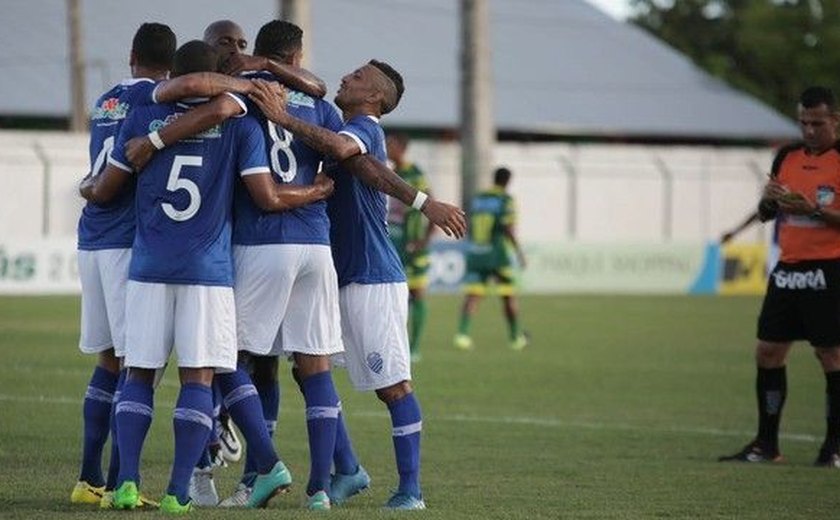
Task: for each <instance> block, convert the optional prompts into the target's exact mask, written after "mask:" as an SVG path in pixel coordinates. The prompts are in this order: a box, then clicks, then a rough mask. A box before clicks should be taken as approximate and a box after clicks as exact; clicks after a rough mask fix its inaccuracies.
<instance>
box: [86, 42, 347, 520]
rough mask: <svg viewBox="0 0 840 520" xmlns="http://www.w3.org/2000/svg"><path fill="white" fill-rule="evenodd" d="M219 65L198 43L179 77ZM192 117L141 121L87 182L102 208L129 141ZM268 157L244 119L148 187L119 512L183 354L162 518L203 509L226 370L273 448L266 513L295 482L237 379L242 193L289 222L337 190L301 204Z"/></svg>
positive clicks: (157, 173)
mask: <svg viewBox="0 0 840 520" xmlns="http://www.w3.org/2000/svg"><path fill="white" fill-rule="evenodd" d="M217 60H218V56H217V54H216V53H215V51H213V49H212V47H210V46H208V45H207V44H205V43H203V42H200V41H193V42H189V43H188V44H186V45H184V46H183V47H181V48H180V49H179V50H178V52H177V53H176V55H175V69H174V71H173V72H175V73H176V74H179V73H186V72H193V71H198V70H213V69H214V68H215V67H216V64H217ZM242 107H243V109H244V104H243V105H242ZM188 109H189V107H188V106H187V105H185V104H182V103H181V104H168V105H154V106H148V107H141V108H138V109H137V110H135V111H134V112H133V113H132V114H131V115H130V116H129V119H128V121H127V122H126V124H125V126H124V127H123V129H122V130H121V132H120V134H119V138H118V140H117V144H116V146H115V148H114V151H113V153H112V156H111V158H110V159H109V165H108V167H107V168H106V169H105V171H104V172H103V173H102V175H100V176H98V177H96V178H92V179H88V180H87V181H86V182H85V183H83V185H82V186H81V188H80V191H81V192H82V194H83V195H84V196H85V197H86V198H88V200H92V201H94V202H97V203H104V202H107V201H109V200H111V199H112V198H113V197H115V196H116V195H118V194H119V193H120V192H121V190H122V189H123V187H124V186H125V185H126V184H128V182H129V179H130V178H131V177H132V175H131V167H129V166H127V165H128V159H127V158H126V157H125V153H124V151H125V148H124V146H123V145H124V144H125V142H126V141H127V140H128V139H130V138H132V137H135V136H138V135H146V133H147V132H149V134H150V135H149V137H150V139H151V140H152V142H159V141H161V138H160V137H159V135H158V133H157V130H158V129H159V128H161V127H162V126H165V125H166V124H167V123H169V122H172V121H174V120H177V119H178V118H179V117H181V116H182V115H183V114H184V113H185V111H186V110H188ZM150 131H151V132H150ZM160 144H163V143H160ZM266 158H267V155H266V151H265V145H264V143H263V140H262V136H261V133H260V129H259V126H258V123H257V122H256V121H255V120H254V119H253V118H250V117H243V118H240V119H235V120H231V121H227V122H225V123H224V124H222V125H219V126H216V127H213V128H211V129H209V130H207V131H205V132H203V133H201V134H198V135H196V136H194V137H193V138H191V139H188V140H184V141H181V142H178V143H176V144H175V145H173V146H171V147H167V148H166V149H164V150H163V151H161V152H160V153H158V154H157V155H156V156H155V157H154V158H153V159H152V160H151V161H150V162H149V163H148V165H146V167H145V168H144V169H143V171H142V174H141V175H138V176H137V181H136V182H137V194H136V208H137V232H136V236H135V239H134V243H133V247H132V259H131V264H130V268H129V283H128V288H127V302H126V315H127V316H129V317H136V316H142V317H143V320H142V321H141V320H136V319H135V320H129V321H128V323H127V327H126V359H125V365H126V366H127V367H129V369H130V372H129V376H128V379H127V382H126V385H125V389H124V391H123V395H122V399H121V401H120V402H119V404H118V405H117V414H116V415H117V423H118V435H119V441H120V449H121V465H120V472H119V478H118V483H119V487H118V489H117V491H116V492H115V494H114V506H115V507H117V508H128V509H131V508H133V507H134V505H135V503H136V497H137V495H138V491H137V485H136V483H137V482H138V480H139V460H140V450H141V448H142V444H143V440H144V438H145V436H146V433H147V432H148V428H149V425H150V424H151V418H152V408H153V387H152V380H153V377H154V372H155V370H156V369H159V368H161V367H163V366H164V364H165V362H166V359H167V357H168V356H169V353H170V351H171V349H172V347H173V346H175V348H176V352H177V354H178V363H179V373H180V377H181V383H182V386H181V393H180V395H179V397H178V402H177V404H176V409H175V417H174V421H173V422H174V429H175V460H174V463H173V469H172V475H171V478H170V483H169V486H168V488H167V494H166V496H165V497H164V498H163V500H162V501H161V504H160V507H161V509H162V510H164V511H165V512H171V513H178V512H186V511H189V510H190V509H191V507H192V504H191V502H190V499H189V497H188V489H187V488H188V482H189V478H190V475H191V474H192V470H193V467H194V466H195V464H196V462H197V461H198V458H199V457H200V455H201V453H202V452H203V451H204V449H205V446H206V441H207V438H208V435H209V428H210V427H211V425H212V420H211V418H210V415H211V414H212V395H211V390H210V384H211V382H212V380H213V373H214V370H218V371H225V373H220V374H219V375H218V376H217V377H218V378H219V380H220V385H221V386H222V389H223V391H224V392H225V401H226V404H227V406H228V409H229V410H230V413H231V415H232V417H233V418H234V420H235V421H237V424H238V425H239V426H240V429H242V431H243V434H245V435H246V438H248V433H247V432H248V431H251V432H256V434H257V436H260V437H261V438H257V437H253V438H249V439H248V440H249V442H252V443H253V444H254V445H255V446H258V447H260V448H262V449H263V450H264V452H263V453H261V454H260V457H259V461H260V462H261V464H262V466H261V467H260V468H259V473H260V475H259V477H258V478H257V482H256V483H255V490H254V495H257V496H258V499H259V500H261V504H264V503H265V501H267V500H268V499H269V498H270V496H271V495H272V494H273V493H275V492H276V491H277V490H279V489H281V488H283V487H286V486H288V485H289V484H290V483H291V475H290V474H289V472H288V470H287V469H286V468H285V466H284V465H283V463H282V462H281V461H280V460H279V458H278V457H277V455H276V453H275V452H274V449H273V446H272V445H271V441H270V438H269V437H268V434H267V432H266V431H265V425H264V422H263V419H262V414H261V411H260V407H259V401H258V399H257V398H256V390H254V388H253V385H250V381H249V380H246V381H243V380H242V379H241V378H240V374H241V371H237V370H235V368H236V367H235V365H236V350H235V345H236V330H235V311H234V308H233V290H232V285H233V265H232V255H231V249H230V240H231V233H230V231H231V214H232V198H233V186H234V181H235V179H236V176H237V173H238V175H240V176H245V177H247V178H246V179H245V184H246V185H247V187H248V189H249V191H250V192H251V194H252V196H253V197H254V198H255V200H256V201H257V202H258V204H260V205H261V207H263V208H264V209H271V210H277V211H282V210H286V209H290V208H292V207H295V206H297V205H303V204H308V203H311V202H313V201H315V200H319V199H322V198H324V197H326V196H328V195H329V193H330V192H331V185H330V183H329V182H323V181H316V183H315V185H313V186H310V187H306V189H299V190H297V191H296V192H294V193H290V191H289V190H287V189H285V187H282V186H280V185H278V184H277V183H275V182H274V181H273V180H272V179H271V177H270V172H269V169H268V165H267V160H266ZM245 378H246V379H247V374H246V375H245Z"/></svg>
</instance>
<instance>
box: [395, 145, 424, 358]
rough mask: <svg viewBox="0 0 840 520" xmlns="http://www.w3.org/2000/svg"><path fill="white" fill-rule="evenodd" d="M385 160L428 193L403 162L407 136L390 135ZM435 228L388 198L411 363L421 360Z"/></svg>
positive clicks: (411, 167)
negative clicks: (404, 297)
mask: <svg viewBox="0 0 840 520" xmlns="http://www.w3.org/2000/svg"><path fill="white" fill-rule="evenodd" d="M386 142H387V147H388V159H389V160H390V162H392V163H393V168H394V171H396V172H397V174H398V175H399V176H400V177H401V178H402V179H403V180H404V181H406V182H407V183H409V184H410V185H411V186H412V187H414V188H416V189H418V190H420V191H423V192H426V193H428V192H429V185H428V182H427V181H426V176H425V175H424V174H423V171H422V170H421V169H420V168H418V167H417V165H416V164H414V163H412V162H409V161H408V159H407V158H406V149H407V148H408V136H407V135H405V134H401V133H389V134H388V137H387V141H386ZM433 231H434V225H433V224H432V223H431V222H429V220H428V219H427V218H426V217H424V216H423V213H421V212H420V211H419V210H416V209H414V208H412V207H410V206H406V205H405V204H403V203H402V202H400V201H399V200H397V199H394V198H391V199H390V201H389V205H388V233H389V234H390V236H391V241H392V242H393V243H394V247H396V249H397V252H398V253H399V255H400V260H402V264H403V269H405V277H406V279H407V280H408V298H409V300H408V322H409V337H408V343H409V347H410V349H411V360H412V361H419V360H420V338H421V337H422V336H423V329H424V328H425V327H426V314H427V313H428V310H427V306H426V286H427V285H428V284H429V278H428V275H427V273H428V271H429V239H430V238H431V236H432V232H433Z"/></svg>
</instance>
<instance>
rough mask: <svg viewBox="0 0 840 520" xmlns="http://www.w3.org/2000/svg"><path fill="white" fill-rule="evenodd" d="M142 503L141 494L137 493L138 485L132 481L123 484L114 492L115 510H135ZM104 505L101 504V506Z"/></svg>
mask: <svg viewBox="0 0 840 520" xmlns="http://www.w3.org/2000/svg"><path fill="white" fill-rule="evenodd" d="M139 501H140V492H139V491H137V484H135V483H134V482H132V481H130V480H126V481H125V482H123V483H122V484H121V485H120V487H118V488H117V489H116V491H114V501H113V508H114V509H134V508H135V507H137V503H138V502H139ZM101 505H102V504H101V503H100V506H101Z"/></svg>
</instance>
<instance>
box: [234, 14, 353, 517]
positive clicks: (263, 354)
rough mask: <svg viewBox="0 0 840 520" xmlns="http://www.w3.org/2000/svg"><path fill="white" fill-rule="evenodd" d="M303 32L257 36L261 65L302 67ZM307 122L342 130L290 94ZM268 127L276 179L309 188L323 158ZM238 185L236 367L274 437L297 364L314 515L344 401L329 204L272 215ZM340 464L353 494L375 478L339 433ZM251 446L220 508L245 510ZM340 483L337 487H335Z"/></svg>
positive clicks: (269, 27) (326, 501)
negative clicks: (282, 376)
mask: <svg viewBox="0 0 840 520" xmlns="http://www.w3.org/2000/svg"><path fill="white" fill-rule="evenodd" d="M302 40H303V32H302V31H301V29H300V28H299V27H298V26H296V25H294V24H292V23H289V22H286V21H281V20H275V21H272V22H269V23H267V24H265V25H263V27H262V28H261V29H260V31H259V33H258V35H257V39H256V42H255V46H254V52H255V55H256V56H255V57H254V59H252V60H251V62H252V63H254V64H255V65H257V66H267V65H268V63H269V62H273V63H276V64H278V65H287V66H292V67H298V66H299V65H300V61H301V57H302V51H303V41H302ZM250 77H259V78H263V79H265V80H268V81H272V82H281V83H283V80H282V78H279V77H278V76H276V75H275V74H273V73H271V72H269V71H265V70H263V71H261V72H257V73H254V74H251V75H250ZM286 109H287V110H288V111H289V112H290V113H292V114H294V115H295V116H296V117H299V118H301V119H303V120H305V121H307V122H308V123H310V124H313V125H316V126H319V127H324V128H328V129H331V130H333V131H337V130H338V129H340V128H341V126H342V121H341V116H340V115H339V114H338V111H337V110H336V109H335V108H334V107H333V106H332V105H330V104H329V103H327V102H325V101H323V100H322V99H318V98H315V97H312V96H310V95H307V94H304V93H301V92H299V91H295V90H291V91H290V92H289V94H288V98H287V108H286ZM255 113H256V114H257V117H258V118H259V119H260V123H261V126H262V129H263V135H264V138H265V141H266V148H267V149H268V150H269V154H268V159H269V163H270V165H271V169H272V172H273V174H274V176H275V179H277V181H278V182H282V183H287V184H290V185H301V186H307V185H311V184H312V183H313V181H314V179H315V176H316V174H317V173H318V169H319V166H320V164H321V161H322V160H323V159H324V157H323V155H322V154H321V153H320V152H318V151H316V150H313V149H312V148H310V147H309V146H307V145H306V144H305V143H304V142H302V141H299V140H294V139H292V136H291V134H290V133H289V132H288V131H286V130H285V129H283V128H282V127H280V126H277V125H275V124H274V123H272V122H271V121H270V120H268V119H266V118H265V116H264V115H262V114H261V113H259V111H255ZM239 188H242V186H238V189H237V193H236V205H235V213H236V219H235V220H234V230H233V242H234V249H233V253H234V265H235V268H236V276H235V277H234V295H235V299H236V314H237V319H236V325H237V339H238V341H239V349H240V362H243V361H245V362H246V363H248V364H250V367H251V370H252V374H253V380H254V384H255V386H256V387H257V389H258V391H259V395H260V399H261V400H262V403H263V412H264V414H265V420H266V423H267V425H268V427H269V429H270V431H272V432H273V430H274V427H275V424H276V421H277V415H278V408H279V397H280V395H279V385H278V382H277V360H278V356H279V355H281V354H283V355H285V356H289V357H291V358H292V360H293V362H294V367H295V368H294V370H295V373H296V380H297V381H298V382H299V386H300V389H301V391H302V393H303V396H304V400H305V402H306V421H307V431H308V433H309V449H310V476H309V482H308V484H307V487H306V494H307V506H308V507H309V508H310V509H316V510H320V509H329V508H330V495H329V492H330V469H331V466H332V462H333V454H334V452H335V444H336V430H337V429H338V428H342V432H344V431H345V430H343V424H342V426H339V423H340V422H341V419H340V417H339V414H340V404H339V398H338V395H337V393H336V390H335V387H334V385H333V381H332V376H331V373H330V355H332V354H335V353H338V352H343V350H344V348H343V344H342V342H341V324H340V315H339V308H338V281H337V278H336V273H335V268H334V267H333V263H332V256H331V252H330V233H329V229H330V222H329V219H328V217H327V205H326V202H323V201H321V202H316V203H314V204H310V205H308V206H304V207H302V208H298V209H295V210H292V211H288V212H283V213H276V214H267V213H266V212H265V211H263V210H262V209H260V208H259V207H258V206H257V205H256V204H255V203H254V201H253V200H252V199H251V197H250V196H249V194H248V193H247V192H246V190H244V189H239ZM341 438H342V439H343V441H342V443H341V446H342V449H341V450H339V451H340V453H341V454H342V456H340V457H338V458H337V462H336V467H337V472H338V473H339V474H341V473H346V474H349V475H353V476H354V479H353V482H354V483H355V485H353V486H352V489H348V490H347V493H356V492H358V491H359V490H361V489H363V488H365V487H367V485H368V482H369V479H368V477H367V473H366V472H365V470H364V469H363V468H361V467H360V466H359V464H358V462H357V461H356V459H355V456H354V455H353V453H352V449H351V448H350V446H349V439H348V438H347V436H346V434H345V433H342V437H341ZM250 455H251V449H250V446H249V448H248V451H247V455H246V463H245V468H244V475H243V478H242V481H241V482H240V484H239V486H238V488H237V490H236V492H235V493H234V495H233V496H231V497H230V498H228V499H226V500H224V501H222V503H221V504H220V505H222V506H230V507H235V506H238V505H244V504H245V503H246V502H247V498H248V496H249V495H250V494H251V487H252V482H253V478H254V477H255V476H256V472H255V466H254V461H253V460H252V457H251V456H250ZM340 486H341V485H340V484H339V487H340Z"/></svg>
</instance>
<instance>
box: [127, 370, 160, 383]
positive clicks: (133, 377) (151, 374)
mask: <svg viewBox="0 0 840 520" xmlns="http://www.w3.org/2000/svg"><path fill="white" fill-rule="evenodd" d="M126 381H127V382H137V383H142V384H144V385H149V386H151V385H153V384H154V382H155V370H154V369H150V368H135V367H131V368H129V369H128V376H127V378H126Z"/></svg>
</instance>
